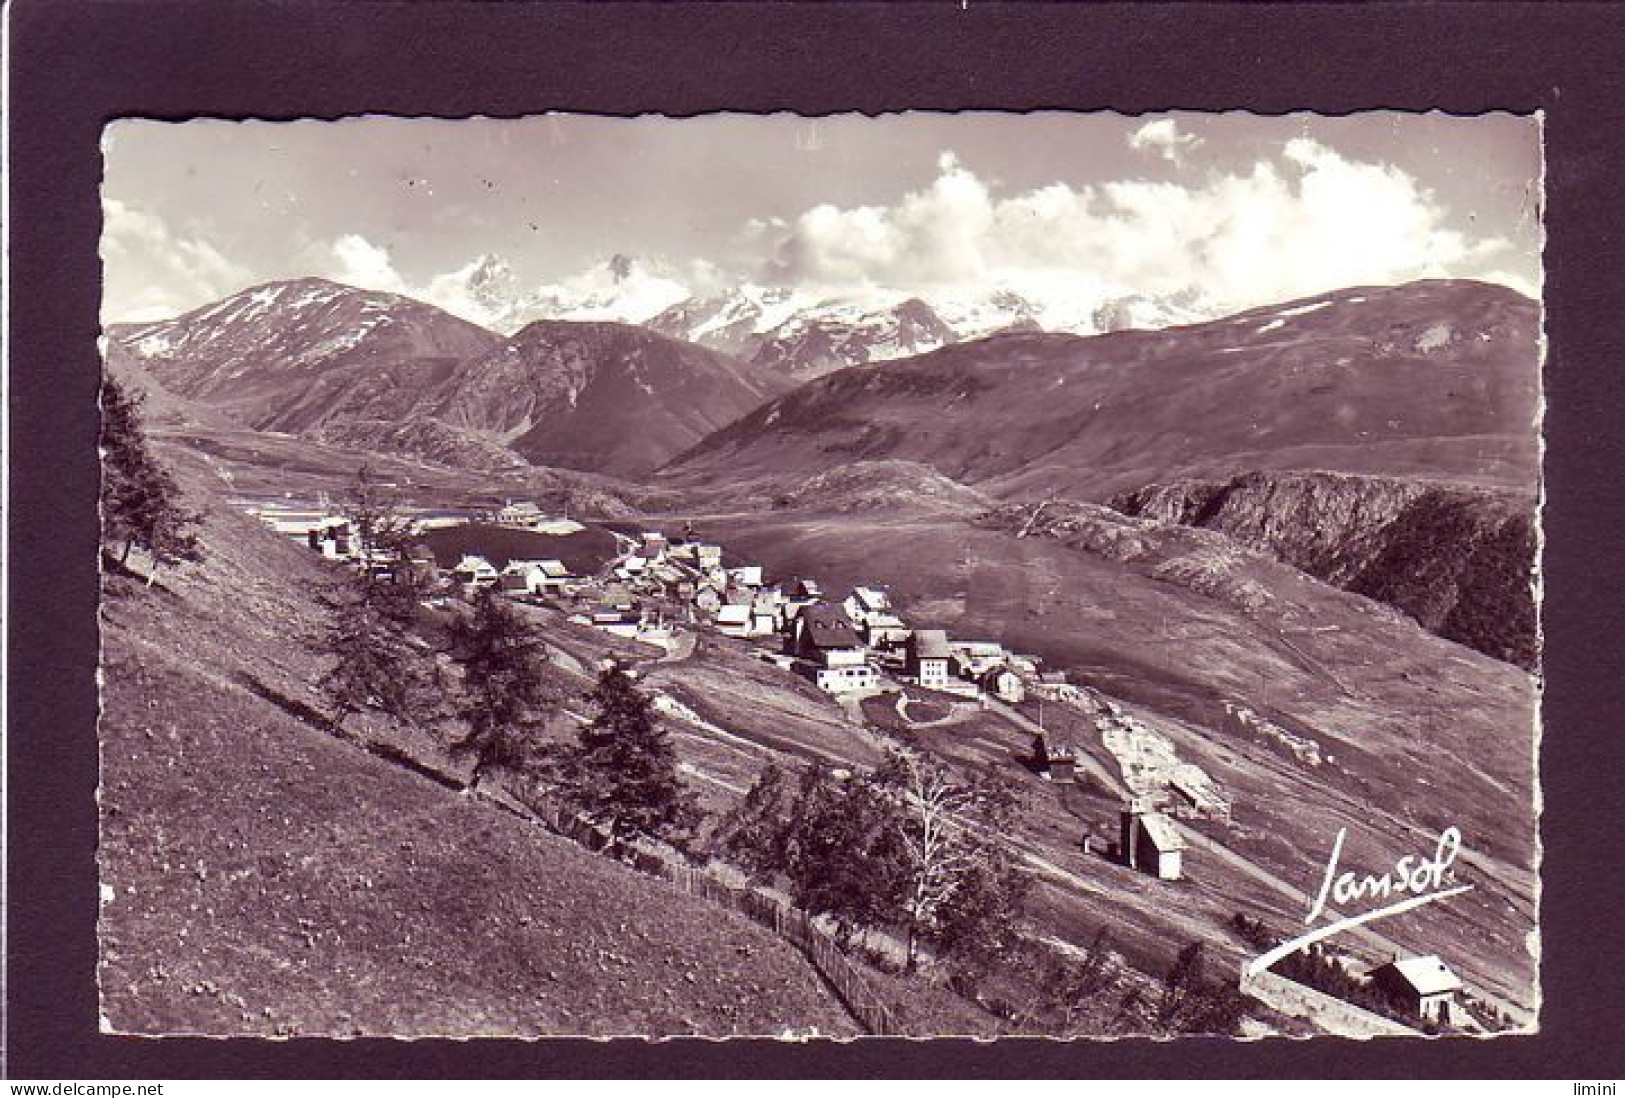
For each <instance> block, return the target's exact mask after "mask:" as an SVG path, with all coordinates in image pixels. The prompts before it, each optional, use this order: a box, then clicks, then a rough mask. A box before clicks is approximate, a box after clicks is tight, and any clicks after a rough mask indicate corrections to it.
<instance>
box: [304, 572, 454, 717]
mask: <svg viewBox="0 0 1625 1098" xmlns="http://www.w3.org/2000/svg"><path fill="white" fill-rule="evenodd" d="M391 588H392V585H391V584H387V583H380V582H377V581H375V580H373V579H371V578H370V577H367V576H356V577H353V578H351V579H349V580H348V581H347V582H345V583H343V584H342V585H340V586H338V587H337V588H336V589H334V590H333V591H331V592H330V593H328V594H326V595H324V596H323V602H324V604H325V605H326V607H327V610H328V624H327V629H326V631H325V633H324V634H323V635H322V638H321V640H320V642H319V643H320V647H321V650H322V651H323V652H324V653H325V654H326V655H328V656H329V657H331V658H332V659H333V665H332V666H331V667H330V668H329V669H328V670H327V672H326V673H325V674H323V675H322V677H321V679H320V680H319V681H318V682H317V685H318V686H319V687H320V689H321V691H322V693H323V694H324V695H325V696H326V697H327V700H328V702H329V704H330V705H331V706H332V714H331V717H330V719H331V720H332V722H333V724H334V725H335V726H342V725H343V723H344V721H345V720H346V719H347V718H348V717H350V716H352V715H354V714H356V713H359V712H361V711H363V710H366V709H373V710H378V711H380V712H384V713H388V714H389V715H391V716H393V717H396V718H398V719H401V720H415V719H416V717H417V715H418V712H419V710H420V709H421V708H422V707H424V706H426V705H431V704H433V703H434V702H435V701H436V699H437V698H438V696H439V693H438V692H437V691H433V690H431V689H430V687H431V684H432V682H433V680H434V675H433V673H432V664H430V662H429V657H428V654H427V652H426V651H424V650H423V648H425V647H426V646H423V647H420V646H419V645H417V644H415V643H414V642H413V639H412V636H411V633H410V631H409V630H408V628H407V626H406V624H405V623H404V622H403V621H402V618H401V616H400V615H401V610H400V604H399V601H398V600H397V599H396V598H395V597H394V594H393V592H392V590H391Z"/></svg>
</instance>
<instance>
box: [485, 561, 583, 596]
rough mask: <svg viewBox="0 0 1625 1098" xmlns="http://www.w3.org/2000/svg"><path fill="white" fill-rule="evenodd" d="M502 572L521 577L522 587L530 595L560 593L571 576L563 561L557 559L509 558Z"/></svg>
mask: <svg viewBox="0 0 1625 1098" xmlns="http://www.w3.org/2000/svg"><path fill="white" fill-rule="evenodd" d="M502 574H503V575H504V576H520V577H522V578H523V579H524V581H525V588H524V589H525V590H526V591H527V592H529V593H530V594H532V595H551V594H559V593H562V592H563V591H564V588H565V586H566V585H567V584H568V583H569V582H570V580H571V579H572V578H573V577H572V576H571V575H570V570H569V569H568V568H566V567H565V566H564V562H563V561H557V560H510V561H509V562H508V566H507V567H506V568H504V569H503V570H502Z"/></svg>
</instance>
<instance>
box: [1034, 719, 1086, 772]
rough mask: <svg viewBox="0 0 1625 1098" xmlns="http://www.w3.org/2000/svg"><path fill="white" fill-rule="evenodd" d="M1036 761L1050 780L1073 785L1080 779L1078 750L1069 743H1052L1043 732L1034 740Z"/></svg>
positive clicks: (1040, 769) (1039, 769) (1039, 768)
mask: <svg viewBox="0 0 1625 1098" xmlns="http://www.w3.org/2000/svg"><path fill="white" fill-rule="evenodd" d="M1033 755H1034V756H1035V758H1034V761H1035V762H1036V763H1037V764H1038V771H1039V773H1040V774H1041V775H1042V776H1043V777H1044V778H1046V779H1048V780H1049V781H1052V782H1055V783H1057V784H1060V785H1071V784H1073V783H1075V782H1076V781H1077V780H1078V751H1077V748H1075V747H1073V746H1072V745H1071V744H1069V743H1051V742H1050V741H1049V738H1048V737H1046V736H1045V735H1044V734H1043V733H1042V732H1040V733H1039V734H1038V736H1037V737H1036V738H1035V739H1034V741H1033Z"/></svg>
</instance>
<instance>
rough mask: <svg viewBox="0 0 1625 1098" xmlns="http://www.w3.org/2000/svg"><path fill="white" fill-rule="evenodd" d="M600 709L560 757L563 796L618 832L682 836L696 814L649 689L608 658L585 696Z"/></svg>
mask: <svg viewBox="0 0 1625 1098" xmlns="http://www.w3.org/2000/svg"><path fill="white" fill-rule="evenodd" d="M588 701H590V702H591V703H592V706H593V708H594V709H596V710H597V715H596V716H595V717H593V719H592V720H591V721H590V722H589V723H587V724H585V725H582V726H581V728H580V730H579V732H578V734H577V741H576V743H575V744H573V745H571V746H570V747H569V748H567V749H566V750H565V751H564V752H562V753H561V756H560V758H559V762H558V767H557V774H558V777H559V779H560V782H561V792H562V794H563V796H564V797H565V799H566V800H567V801H568V802H569V803H570V804H572V805H573V806H575V807H576V808H577V809H579V810H580V811H581V812H582V813H583V814H584V815H586V816H587V817H588V818H589V819H591V820H593V821H595V822H597V823H602V824H607V825H608V826H609V828H610V832H611V834H613V835H615V836H616V837H617V838H626V837H629V836H633V835H647V836H650V837H654V838H665V839H673V840H678V841H680V840H681V839H683V838H685V837H686V836H688V835H690V834H692V832H693V830H694V828H695V827H696V826H698V824H699V821H700V810H699V807H698V805H697V804H696V803H695V799H694V795H693V794H692V793H691V792H689V791H688V790H687V789H685V788H684V787H683V783H682V779H681V778H679V777H678V774H677V753H676V752H675V751H674V750H673V749H672V746H671V741H670V739H669V738H668V737H667V735H666V732H665V730H664V729H663V728H661V727H660V722H659V721H658V720H657V719H656V717H655V713H654V707H653V705H652V704H651V703H650V701H649V698H648V696H647V695H646V694H644V693H642V692H641V691H640V690H638V689H637V687H636V685H635V684H634V683H633V682H632V679H631V677H630V676H628V675H627V673H626V671H625V669H624V668H622V667H621V666H620V665H619V664H611V665H610V666H609V667H608V668H606V669H605V670H604V672H603V674H601V675H600V676H599V678H598V683H597V685H596V686H595V687H594V688H593V691H592V693H591V694H589V695H588Z"/></svg>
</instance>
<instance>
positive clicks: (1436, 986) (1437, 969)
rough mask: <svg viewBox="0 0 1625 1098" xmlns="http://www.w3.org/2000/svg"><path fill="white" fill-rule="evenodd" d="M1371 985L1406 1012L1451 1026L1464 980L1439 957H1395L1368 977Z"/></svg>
mask: <svg viewBox="0 0 1625 1098" xmlns="http://www.w3.org/2000/svg"><path fill="white" fill-rule="evenodd" d="M1366 979H1367V980H1368V981H1369V982H1370V983H1371V985H1372V986H1373V987H1375V988H1377V989H1378V990H1380V991H1382V992H1384V993H1386V994H1387V995H1388V996H1390V997H1391V998H1392V999H1394V1000H1395V1001H1396V1002H1397V1003H1399V1004H1400V1005H1401V1006H1402V1007H1403V1008H1404V1010H1405V1011H1406V1012H1407V1013H1409V1014H1411V1015H1412V1016H1414V1017H1416V1018H1420V1019H1421V1020H1423V1021H1428V1022H1439V1023H1443V1024H1446V1025H1448V1024H1449V1023H1450V1019H1451V1014H1452V1012H1453V1011H1454V1010H1455V1009H1457V1007H1456V993H1457V992H1458V991H1460V990H1461V977H1459V976H1457V975H1456V974H1455V973H1454V972H1452V971H1450V968H1449V966H1447V965H1446V964H1445V963H1444V962H1443V961H1441V960H1440V959H1439V958H1438V957H1437V956H1436V955H1434V954H1428V955H1427V956H1424V957H1406V958H1404V959H1403V960H1401V959H1400V958H1398V957H1395V958H1394V959H1393V960H1391V961H1389V962H1388V963H1387V964H1385V965H1382V966H1381V967H1380V968H1374V969H1372V970H1371V972H1369V973H1368V974H1367V976H1366Z"/></svg>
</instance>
